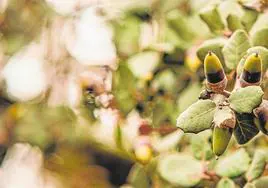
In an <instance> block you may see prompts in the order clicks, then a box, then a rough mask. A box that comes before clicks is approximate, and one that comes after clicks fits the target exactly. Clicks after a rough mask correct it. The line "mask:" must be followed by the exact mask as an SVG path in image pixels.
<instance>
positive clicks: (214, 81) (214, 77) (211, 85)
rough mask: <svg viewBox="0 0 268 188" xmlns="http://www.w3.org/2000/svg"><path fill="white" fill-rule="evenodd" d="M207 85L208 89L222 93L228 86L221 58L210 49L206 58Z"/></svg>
mask: <svg viewBox="0 0 268 188" xmlns="http://www.w3.org/2000/svg"><path fill="white" fill-rule="evenodd" d="M204 69H205V76H206V85H207V87H208V89H210V90H212V91H214V92H219V93H221V92H222V91H224V89H225V88H226V86H227V78H226V75H225V73H224V70H223V66H222V64H221V62H220V60H219V58H218V57H217V56H216V54H214V53H213V52H211V51H209V52H208V54H207V55H206V57H205V60H204Z"/></svg>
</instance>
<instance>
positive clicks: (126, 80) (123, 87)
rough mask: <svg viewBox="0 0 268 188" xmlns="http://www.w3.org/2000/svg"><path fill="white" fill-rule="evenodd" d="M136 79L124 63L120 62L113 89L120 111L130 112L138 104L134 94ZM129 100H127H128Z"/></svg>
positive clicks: (114, 77)
mask: <svg viewBox="0 0 268 188" xmlns="http://www.w3.org/2000/svg"><path fill="white" fill-rule="evenodd" d="M135 86H136V80H135V77H134V75H133V74H132V72H131V71H130V70H129V68H128V67H127V66H126V64H124V63H120V64H119V67H118V69H117V70H116V72H115V73H114V76H113V89H114V90H113V91H114V95H115V99H116V102H117V104H118V106H119V109H120V111H122V112H123V113H128V112H130V110H132V109H133V108H134V106H135V104H136V101H135V99H134V96H133V95H132V94H133V93H134V92H135V90H136V88H135ZM126 101H127V102H126Z"/></svg>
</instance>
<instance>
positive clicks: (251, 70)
mask: <svg viewBox="0 0 268 188" xmlns="http://www.w3.org/2000/svg"><path fill="white" fill-rule="evenodd" d="M204 71H205V76H206V86H207V88H208V89H209V90H211V91H212V92H213V93H219V94H222V93H223V92H224V90H225V88H226V86H227V78H226V75H225V72H224V69H223V66H222V64H221V62H220V60H219V58H218V57H217V56H216V55H215V54H214V53H213V52H211V51H210V52H208V54H207V55H206V57H205V60H204ZM261 74H262V60H261V57H260V56H259V54H258V53H253V54H251V55H249V56H248V57H247V58H246V60H245V63H244V65H243V71H242V73H241V75H240V76H239V80H238V81H239V84H240V86H241V87H247V86H252V85H260V83H261V76H262V75H261ZM232 131H233V128H228V127H227V128H221V127H217V126H215V127H214V129H213V139H212V149H213V152H214V153H215V154H216V155H217V156H220V155H222V154H223V153H224V151H225V150H226V148H227V146H228V144H229V141H230V139H231V136H232Z"/></svg>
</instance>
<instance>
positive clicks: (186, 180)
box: [157, 153, 203, 187]
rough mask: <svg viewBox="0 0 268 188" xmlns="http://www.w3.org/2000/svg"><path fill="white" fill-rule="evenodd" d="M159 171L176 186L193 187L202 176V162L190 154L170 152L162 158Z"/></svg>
mask: <svg viewBox="0 0 268 188" xmlns="http://www.w3.org/2000/svg"><path fill="white" fill-rule="evenodd" d="M157 170H158V173H159V174H160V176H161V177H162V178H163V179H164V180H165V181H167V182H169V183H171V184H172V185H175V186H184V187H191V186H194V185H196V184H198V183H199V182H200V180H201V178H202V171H203V168H202V164H201V162H199V161H197V160H196V159H194V158H193V157H192V156H190V155H186V154H178V153H177V154H169V155H166V156H163V157H162V158H160V160H159V163H158V168H157Z"/></svg>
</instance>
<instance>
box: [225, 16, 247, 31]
mask: <svg viewBox="0 0 268 188" xmlns="http://www.w3.org/2000/svg"><path fill="white" fill-rule="evenodd" d="M227 25H228V28H229V29H230V30H231V31H235V30H237V29H244V26H243V25H242V23H241V20H240V18H239V17H238V16H237V15H235V14H230V15H229V16H228V17H227Z"/></svg>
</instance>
